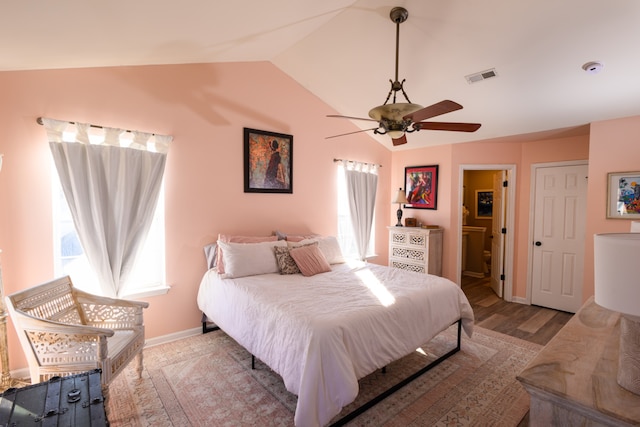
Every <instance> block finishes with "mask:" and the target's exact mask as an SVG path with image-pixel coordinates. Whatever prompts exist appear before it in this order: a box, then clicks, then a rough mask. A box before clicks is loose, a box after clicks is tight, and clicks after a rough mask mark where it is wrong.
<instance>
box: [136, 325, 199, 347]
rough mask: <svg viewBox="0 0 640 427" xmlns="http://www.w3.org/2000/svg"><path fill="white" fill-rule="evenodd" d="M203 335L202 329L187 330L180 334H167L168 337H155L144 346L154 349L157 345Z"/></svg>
mask: <svg viewBox="0 0 640 427" xmlns="http://www.w3.org/2000/svg"><path fill="white" fill-rule="evenodd" d="M199 334H202V328H199V327H198V328H193V329H187V330H185V331H180V332H174V333H171V334H167V335H162V336H159V337H154V338H149V339H147V340H146V341H145V343H144V346H145V348H146V347H153V346H156V345H160V344H166V343H168V342H172V341H177V340H180V339H182V338H189V337H192V336H194V335H199Z"/></svg>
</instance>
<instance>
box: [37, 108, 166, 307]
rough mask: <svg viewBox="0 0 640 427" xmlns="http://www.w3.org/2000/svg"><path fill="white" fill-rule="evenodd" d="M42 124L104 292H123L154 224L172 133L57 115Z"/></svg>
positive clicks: (109, 293)
mask: <svg viewBox="0 0 640 427" xmlns="http://www.w3.org/2000/svg"><path fill="white" fill-rule="evenodd" d="M43 124H44V126H45V128H46V129H47V135H48V137H49V146H50V148H51V153H52V155H53V159H54V162H55V165H56V169H57V171H58V175H59V177H60V182H61V184H62V189H63V192H64V194H65V197H66V199H67V203H68V204H69V209H70V211H71V215H72V217H73V221H74V224H75V227H76V231H77V233H78V237H79V239H80V243H81V244H82V248H83V250H84V253H85V255H86V257H87V259H88V260H89V263H90V264H91V267H92V268H93V270H94V271H95V272H96V275H97V276H98V281H99V283H100V287H101V290H102V294H103V295H105V296H109V297H119V296H120V293H121V292H122V290H123V289H124V283H125V282H126V279H127V275H128V274H129V272H130V271H131V269H132V267H133V265H134V263H135V260H136V256H137V255H138V252H139V250H140V249H141V248H142V246H143V244H144V241H145V238H146V236H147V232H148V231H149V227H150V226H151V223H152V220H153V214H154V211H155V207H156V204H157V201H158V196H159V192H160V188H161V185H162V175H163V173H164V166H165V161H166V153H167V151H168V148H169V143H170V142H171V140H172V138H171V137H170V136H164V135H152V134H149V133H143V132H129V131H124V130H121V129H114V128H96V127H92V126H91V125H88V124H84V123H76V124H71V123H69V122H61V121H57V120H52V119H43Z"/></svg>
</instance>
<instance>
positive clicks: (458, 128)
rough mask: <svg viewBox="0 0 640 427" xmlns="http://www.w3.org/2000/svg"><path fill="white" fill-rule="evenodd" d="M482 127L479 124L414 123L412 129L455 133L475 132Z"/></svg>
mask: <svg viewBox="0 0 640 427" xmlns="http://www.w3.org/2000/svg"><path fill="white" fill-rule="evenodd" d="M480 126H482V125H481V124H480V123H452V122H420V123H414V125H413V128H414V129H418V130H419V129H428V130H450V131H455V132H475V131H477V130H478V129H480Z"/></svg>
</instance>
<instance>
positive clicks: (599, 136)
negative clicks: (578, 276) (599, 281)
mask: <svg viewBox="0 0 640 427" xmlns="http://www.w3.org/2000/svg"><path fill="white" fill-rule="evenodd" d="M639 138H640V116H635V117H627V118H621V119H617V120H607V121H602V122H594V123H592V124H591V135H590V144H589V195H588V197H587V211H588V215H587V239H586V247H585V249H586V250H585V265H586V269H585V281H584V291H583V293H584V294H585V296H584V298H585V299H586V298H587V297H589V296H592V295H593V293H594V290H593V235H594V234H598V233H623V232H628V231H629V228H630V226H631V224H630V221H629V220H622V219H607V210H606V206H607V174H608V173H610V172H631V171H634V172H637V171H640V144H639V143H638V139H639Z"/></svg>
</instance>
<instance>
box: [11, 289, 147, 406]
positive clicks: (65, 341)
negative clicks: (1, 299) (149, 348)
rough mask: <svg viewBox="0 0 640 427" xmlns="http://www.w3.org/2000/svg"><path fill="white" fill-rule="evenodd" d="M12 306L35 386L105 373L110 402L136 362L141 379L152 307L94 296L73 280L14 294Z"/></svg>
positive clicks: (144, 303)
mask: <svg viewBox="0 0 640 427" xmlns="http://www.w3.org/2000/svg"><path fill="white" fill-rule="evenodd" d="M6 302H7V307H8V309H9V314H10V315H11V320H13V326H15V328H16V332H17V334H18V338H20V344H21V345H22V350H23V351H24V354H25V356H26V358H27V362H28V363H29V373H30V375H31V383H33V384H35V383H38V382H41V381H45V380H49V379H51V378H52V377H54V376H66V375H72V374H79V373H83V372H86V371H89V370H92V369H100V370H101V372H102V375H101V376H100V380H101V384H102V393H103V395H104V399H105V401H106V400H108V398H109V384H110V383H111V380H112V379H113V378H114V377H115V376H116V375H118V374H119V373H120V372H121V371H122V370H123V369H124V368H125V366H126V365H127V364H128V363H129V362H130V361H132V360H133V359H134V358H137V362H138V363H137V371H138V375H139V376H140V375H141V373H142V349H143V347H144V342H145V341H144V321H143V316H142V310H143V309H144V308H147V307H148V306H149V304H148V303H146V302H139V301H127V300H121V299H113V298H105V297H100V296H96V295H92V294H88V293H86V292H83V291H81V290H79V289H77V288H75V287H74V286H73V284H72V282H71V278H70V277H69V276H65V277H62V278H59V279H55V280H52V281H50V282H47V283H43V284H41V285H38V286H34V287H32V288H28V289H24V290H22V291H19V292H16V293H13V294H11V295H8V296H7V297H6Z"/></svg>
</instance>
